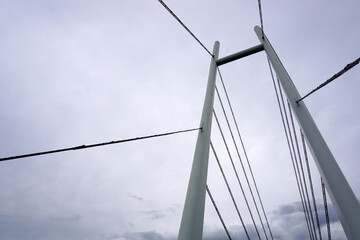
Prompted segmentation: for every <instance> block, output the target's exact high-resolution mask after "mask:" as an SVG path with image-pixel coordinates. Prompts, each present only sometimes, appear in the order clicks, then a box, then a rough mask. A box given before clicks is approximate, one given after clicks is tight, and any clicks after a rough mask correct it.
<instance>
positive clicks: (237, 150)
mask: <svg viewBox="0 0 360 240" xmlns="http://www.w3.org/2000/svg"><path fill="white" fill-rule="evenodd" d="M215 90H216V94H217V96H218V99H219V102H220V105H221V109H222V111H223V114H224V117H225V121H226V123H227V126H228V128H229V132H230V135H231V138H232V140H233V143H234V146H235V150H236V153H237V156H238V158H239V161H240V164H241V168H242V170H243V173H244V176H245V179H246V182H247V185H248V187H249V190H250V194H251V197H252V200H253V202H254V205H255V208H256V211H257V214H258V216H259V219H260V222H261V226H262V228H263V230H264V234H265V237H266V239H268V237H267V234H266V231H265V228H264V224H263V221H262V219H261V216H260V212H259V208H258V206H257V203H256V201H255V197H254V194H253V191H252V189H251V185H250V182H249V179H248V177H247V174H246V171H245V168H244V164H243V162H242V160H241V157H240V153H239V149H238V147H237V144H236V141H235V137H234V134H233V132H232V130H231V126H230V123H229V119H228V117H227V114H226V112H225V108H224V104H223V102H222V100H221V97H220V94H219V90H218V89H217V87H216V86H215ZM251 217H253V216H252V214H251ZM255 230H256V233H257V234H258V237H259V238H261V237H260V234H259V231H258V229H257V227H256V225H255Z"/></svg>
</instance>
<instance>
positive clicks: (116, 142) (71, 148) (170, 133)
mask: <svg viewBox="0 0 360 240" xmlns="http://www.w3.org/2000/svg"><path fill="white" fill-rule="evenodd" d="M200 129H201V128H192V129H187V130H181V131H175V132H167V133H160V134H154V135H148V136H142V137H135V138H128V139H122V140H116V141H111V142H104V143H95V144H90V145H81V146H77V147H70V148H62V149H57V150H50V151H45V152H36V153H29V154H24V155H18V156H13V157H4V158H0V161H7V160H14V159H18V158H27V157H34V156H39V155H46V154H53V153H58V152H66V151H71V150H82V149H85V148H93V147H102V146H105V145H111V144H118V143H125V142H132V141H138V140H143V139H147V138H155V137H163V136H168V135H173V134H178V133H184V132H191V131H197V130H200Z"/></svg>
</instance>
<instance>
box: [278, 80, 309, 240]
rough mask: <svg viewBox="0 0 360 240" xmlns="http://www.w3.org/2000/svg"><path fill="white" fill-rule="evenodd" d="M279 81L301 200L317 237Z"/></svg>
mask: <svg viewBox="0 0 360 240" xmlns="http://www.w3.org/2000/svg"><path fill="white" fill-rule="evenodd" d="M277 83H278V87H279V95H280V97H281V102H282V106H283V110H284V115H285V120H286V125H287V129H288V133H289V139H290V143H291V148H292V152H293V157H294V158H293V160H294V161H293V163H294V162H295V164H296V170H295V174H298V178H299V183H300V189H301V192H302V197H301V201H303V204H304V206H305V210H306V214H305V215H306V216H307V219H308V221H309V225H310V232H311V234H312V237H313V238H314V239H315V237H314V232H313V228H312V225H311V219H310V214H309V209H308V207H307V204H306V201H305V192H304V186H303V184H302V180H301V175H300V169H299V163H298V161H297V157H296V153H295V147H294V141H293V137H292V134H291V130H290V124H289V118H288V115H287V111H286V107H285V101H284V96H283V93H282V90H281V86H280V81H279V78H277Z"/></svg>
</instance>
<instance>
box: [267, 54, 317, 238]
mask: <svg viewBox="0 0 360 240" xmlns="http://www.w3.org/2000/svg"><path fill="white" fill-rule="evenodd" d="M267 61H268V65H269V70H270V74H271V79H272V82H273V86H274V90H275V94H276V99H277V103H278V107H279V111H280V116H281V120H282V124H283V128H284V132H285V136H286V141H287V145H288V148H289V153H290V158H291V161H292V165H293V169H294V173H295V178H296V184H297V187H298V191H299V195H300V199H301V204H302V207H303V211H304V215H305V221H306V225H307V228H308V232H309V237H310V239H313V236H312V234H311V231H310V226H309V222H308V218H307V214H306V211H305V206H304V202H303V200H302V194H301V190H300V185H299V179H298V176H297V174H296V168H295V163H294V158H293V155H292V151H291V147H290V141H289V136H288V133H287V130H286V125H285V120H284V114H283V111H282V108H281V104H280V97H279V93H278V90H277V87H276V83H275V78H274V74H273V71H272V67H271V64H270V60H269V58H267Z"/></svg>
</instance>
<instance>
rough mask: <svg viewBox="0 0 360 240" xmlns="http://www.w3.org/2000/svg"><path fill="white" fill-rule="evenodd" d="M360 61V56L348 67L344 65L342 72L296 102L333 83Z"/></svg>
mask: <svg viewBox="0 0 360 240" xmlns="http://www.w3.org/2000/svg"><path fill="white" fill-rule="evenodd" d="M359 62H360V58H358V59H356V60H355V61H353V62H352V63H349V64H348V65H346V67H344V69H343V70H341V71H340V72H338V73H336V74H335V75H334V76H332V77H331V78H329V79H328V80H326V81H325V82H323V83H322V84H320V85H319V86H318V87H317V88H315V89H314V90H312V91H311V92H309V93H308V94H306V95H305V96H304V97H302V98H300V99H299V100H297V101H296V103H299V102H300V101H302V100H304V99H305V98H306V97H308V96H310V95H311V94H313V93H314V92H316V91H317V90H319V89H320V88H322V87H324V86H326V85H327V84H329V83H331V82H332V81H334V80H335V79H336V78H338V77H340V76H341V75H343V74H344V73H346V72H347V71H349V70H350V69H351V68H353V67H355V66H356V65H357V64H359Z"/></svg>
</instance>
